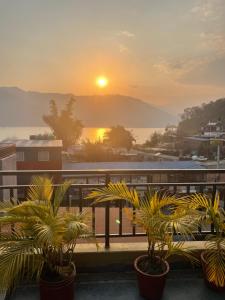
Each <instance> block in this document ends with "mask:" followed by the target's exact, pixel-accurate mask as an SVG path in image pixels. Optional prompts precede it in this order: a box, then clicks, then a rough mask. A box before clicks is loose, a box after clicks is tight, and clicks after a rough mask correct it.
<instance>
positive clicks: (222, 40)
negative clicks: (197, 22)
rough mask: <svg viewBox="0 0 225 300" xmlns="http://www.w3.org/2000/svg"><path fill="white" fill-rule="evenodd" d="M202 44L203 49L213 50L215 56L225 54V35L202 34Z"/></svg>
mask: <svg viewBox="0 0 225 300" xmlns="http://www.w3.org/2000/svg"><path fill="white" fill-rule="evenodd" d="M200 44H201V47H202V48H205V49H208V50H211V51H212V52H213V54H214V55H216V56H220V55H221V54H222V55H223V53H225V33H213V32H201V33H200Z"/></svg>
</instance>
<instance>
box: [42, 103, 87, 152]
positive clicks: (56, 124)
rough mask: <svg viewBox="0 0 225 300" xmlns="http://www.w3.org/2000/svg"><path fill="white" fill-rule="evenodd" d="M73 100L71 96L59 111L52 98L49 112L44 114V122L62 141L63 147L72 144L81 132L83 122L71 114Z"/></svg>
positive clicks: (65, 147)
mask: <svg viewBox="0 0 225 300" xmlns="http://www.w3.org/2000/svg"><path fill="white" fill-rule="evenodd" d="M74 103H75V100H74V99H73V98H71V99H70V100H69V101H68V102H67V103H66V107H65V109H62V110H61V111H60V112H59V110H58V107H57V105H56V103H55V101H54V100H51V101H50V114H49V115H44V116H43V120H44V122H45V123H46V124H47V125H48V126H49V127H50V128H51V129H52V132H53V134H54V136H55V137H56V139H60V140H62V141H63V148H64V149H67V148H68V147H69V146H71V145H74V144H75V143H76V142H77V140H78V139H79V138H80V136H81V134H82V129H83V124H82V122H81V121H80V120H78V119H76V118H75V117H74V114H73V109H74Z"/></svg>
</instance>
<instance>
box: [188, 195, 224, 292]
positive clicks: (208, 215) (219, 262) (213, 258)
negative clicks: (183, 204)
mask: <svg viewBox="0 0 225 300" xmlns="http://www.w3.org/2000/svg"><path fill="white" fill-rule="evenodd" d="M192 207H193V208H194V209H199V210H200V211H201V223H202V224H203V225H204V224H205V225H213V226H214V229H215V235H210V237H209V238H208V239H207V243H206V249H207V250H206V252H205V258H206V261H207V267H206V272H207V276H208V280H209V281H210V282H213V283H214V284H215V285H216V286H218V287H224V286H225V236H224V234H225V212H224V209H223V208H222V207H220V195H219V194H217V195H216V197H215V199H214V201H213V200H212V199H211V198H209V197H208V196H207V195H204V194H203V195H201V194H196V195H194V196H193V197H192Z"/></svg>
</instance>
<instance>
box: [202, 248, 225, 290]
mask: <svg viewBox="0 0 225 300" xmlns="http://www.w3.org/2000/svg"><path fill="white" fill-rule="evenodd" d="M204 255H205V251H203V252H202V253H201V263H202V270H203V277H204V281H205V283H206V285H207V286H208V287H209V288H211V289H213V290H214V291H216V292H225V285H224V286H222V287H221V286H217V285H216V284H215V283H214V282H211V281H209V279H208V275H207V267H208V263H207V261H206V259H205V256H204Z"/></svg>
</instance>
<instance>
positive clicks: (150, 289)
mask: <svg viewBox="0 0 225 300" xmlns="http://www.w3.org/2000/svg"><path fill="white" fill-rule="evenodd" d="M147 257H148V256H147V255H142V256H139V257H137V258H136V259H135V261H134V268H135V270H136V272H137V279H138V286H139V293H140V295H141V296H142V297H144V298H145V299H148V300H160V299H161V298H162V295H163V291H164V287H165V283H166V276H167V274H168V272H169V270H170V267H169V264H168V262H167V261H162V263H163V269H165V271H164V272H163V273H162V274H159V275H150V274H148V273H144V272H143V271H142V270H140V268H139V266H138V265H139V262H140V261H141V260H144V259H146V258H147Z"/></svg>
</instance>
